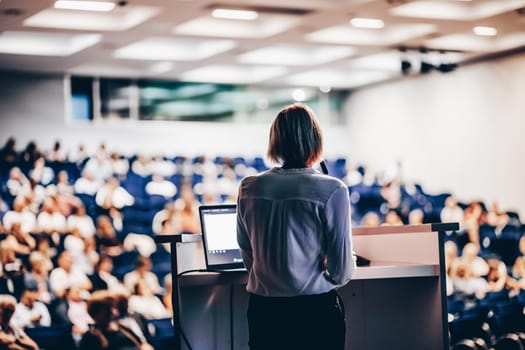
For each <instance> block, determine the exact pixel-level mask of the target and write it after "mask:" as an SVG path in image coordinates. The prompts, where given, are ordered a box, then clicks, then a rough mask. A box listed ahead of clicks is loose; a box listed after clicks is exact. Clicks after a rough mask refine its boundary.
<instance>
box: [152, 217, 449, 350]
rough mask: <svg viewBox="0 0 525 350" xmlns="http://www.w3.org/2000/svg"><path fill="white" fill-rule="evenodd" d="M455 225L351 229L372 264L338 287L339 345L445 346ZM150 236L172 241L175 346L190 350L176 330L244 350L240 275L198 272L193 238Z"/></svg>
mask: <svg viewBox="0 0 525 350" xmlns="http://www.w3.org/2000/svg"><path fill="white" fill-rule="evenodd" d="M458 228H459V225H458V224H457V223H450V224H424V225H408V226H381V227H376V228H353V230H352V235H353V247H354V251H356V252H357V253H358V254H359V255H362V256H364V257H366V258H368V259H370V260H371V264H370V266H364V267H358V268H357V271H356V272H355V274H354V276H353V278H352V280H351V281H350V282H349V283H348V284H347V285H346V286H344V287H342V288H340V289H339V294H340V295H341V297H342V299H343V301H344V304H345V308H346V324H347V336H346V349H352V350H386V349H389V350H396V349H399V350H412V349H413V350H420V349H427V350H448V348H449V342H448V322H447V304H446V300H447V298H446V283H445V257H444V249H443V248H444V242H443V232H444V231H450V230H457V229H458ZM155 240H156V242H158V243H169V244H170V246H171V257H172V259H171V262H172V276H173V295H172V300H173V311H174V317H173V321H174V325H175V327H174V330H175V339H176V341H175V344H174V349H176V350H182V349H185V350H186V349H189V348H188V347H187V345H186V343H185V342H184V341H183V335H182V334H181V329H182V330H183V331H184V335H185V336H186V338H187V339H188V342H189V344H190V345H191V347H192V349H195V350H223V349H224V350H225V349H237V350H247V349H248V324H247V320H246V307H247V303H248V294H247V293H246V291H245V286H246V281H247V273H246V272H245V271H227V272H204V269H205V263H204V252H203V248H202V241H201V236H200V235H186V234H182V235H170V236H157V237H155ZM195 270H197V271H195ZM198 270H202V271H198ZM181 273H183V274H182V275H179V274H181ZM320 350H329V349H320Z"/></svg>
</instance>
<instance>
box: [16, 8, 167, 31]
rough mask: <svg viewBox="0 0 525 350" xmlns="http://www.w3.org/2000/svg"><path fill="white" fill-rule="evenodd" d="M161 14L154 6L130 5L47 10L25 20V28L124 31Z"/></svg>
mask: <svg viewBox="0 0 525 350" xmlns="http://www.w3.org/2000/svg"><path fill="white" fill-rule="evenodd" d="M159 12H160V8H158V7H152V6H135V5H128V6H126V7H119V9H118V11H112V12H95V11H67V10H62V9H55V8H47V9H45V10H43V11H40V12H38V13H36V14H34V15H32V16H31V17H28V18H26V19H25V20H24V22H23V24H24V27H39V28H60V29H74V30H88V31H123V30H127V29H129V28H132V27H135V26H137V25H139V24H141V23H144V22H145V21H146V20H148V19H150V18H151V17H153V16H155V15H156V14H157V13H159Z"/></svg>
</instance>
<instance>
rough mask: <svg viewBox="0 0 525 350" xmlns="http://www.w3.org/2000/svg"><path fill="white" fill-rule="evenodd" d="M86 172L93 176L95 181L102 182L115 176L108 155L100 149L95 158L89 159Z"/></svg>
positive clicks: (85, 168)
mask: <svg viewBox="0 0 525 350" xmlns="http://www.w3.org/2000/svg"><path fill="white" fill-rule="evenodd" d="M84 170H85V171H88V172H90V173H91V174H93V176H94V177H95V179H97V180H98V181H100V182H104V181H106V180H107V179H109V178H110V177H111V175H112V174H113V169H112V168H111V163H110V161H109V159H108V157H107V154H106V153H105V151H101V149H99V151H98V152H97V154H96V155H95V156H94V157H91V158H89V160H88V161H87V163H86V165H85V167H84Z"/></svg>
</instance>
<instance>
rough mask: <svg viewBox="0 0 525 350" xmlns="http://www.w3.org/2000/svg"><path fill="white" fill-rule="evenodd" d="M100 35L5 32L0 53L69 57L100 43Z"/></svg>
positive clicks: (2, 35)
mask: <svg viewBox="0 0 525 350" xmlns="http://www.w3.org/2000/svg"><path fill="white" fill-rule="evenodd" d="M101 38H102V36H101V35H100V34H63V33H41V32H17V31H6V32H3V33H1V34H0V52H1V53H7V54H17V55H37V56H70V55H72V54H74V53H76V52H79V51H81V50H84V49H86V48H88V47H90V46H92V45H95V44H96V43H98V42H99V41H100V39H101Z"/></svg>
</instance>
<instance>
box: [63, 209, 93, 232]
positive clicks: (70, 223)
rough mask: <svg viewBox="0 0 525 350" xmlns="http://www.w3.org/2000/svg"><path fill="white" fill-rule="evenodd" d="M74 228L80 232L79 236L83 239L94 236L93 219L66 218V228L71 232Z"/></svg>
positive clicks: (85, 217)
mask: <svg viewBox="0 0 525 350" xmlns="http://www.w3.org/2000/svg"><path fill="white" fill-rule="evenodd" d="M74 227H76V228H77V229H78V230H79V231H80V234H81V235H82V237H84V238H88V237H93V236H94V235H95V231H96V228H95V224H94V223H93V219H91V217H89V216H87V215H82V216H79V215H75V214H73V215H70V216H69V217H68V218H67V228H68V230H69V231H71V229H73V228H74Z"/></svg>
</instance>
